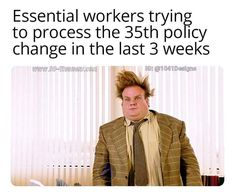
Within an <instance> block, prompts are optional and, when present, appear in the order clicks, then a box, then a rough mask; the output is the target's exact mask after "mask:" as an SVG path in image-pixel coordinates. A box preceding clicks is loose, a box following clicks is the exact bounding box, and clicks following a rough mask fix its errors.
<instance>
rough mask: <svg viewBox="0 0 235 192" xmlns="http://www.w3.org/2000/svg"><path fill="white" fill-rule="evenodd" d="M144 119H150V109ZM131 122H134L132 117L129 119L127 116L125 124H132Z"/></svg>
mask: <svg viewBox="0 0 235 192" xmlns="http://www.w3.org/2000/svg"><path fill="white" fill-rule="evenodd" d="M143 119H147V120H148V121H150V111H148V113H147V115H145V117H144V118H143ZM140 120H142V119H140ZM131 123H132V121H131V120H130V119H128V118H127V117H125V121H124V125H125V126H130V125H131Z"/></svg>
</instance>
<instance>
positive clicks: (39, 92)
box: [11, 66, 224, 185]
mask: <svg viewBox="0 0 235 192" xmlns="http://www.w3.org/2000/svg"><path fill="white" fill-rule="evenodd" d="M93 69H94V70H92V71H81V70H79V71H76V70H75V71H74V70H71V71H67V72H65V71H54V72H49V71H48V70H43V68H42V69H41V70H39V69H37V71H35V68H33V67H15V68H13V70H12V134H11V141H12V148H11V149H12V151H11V161H12V162H11V167H12V169H11V179H12V183H13V184H14V185H28V183H29V181H30V179H34V180H37V181H40V182H41V183H42V184H44V185H56V179H62V180H63V181H64V182H65V183H66V184H68V185H74V184H75V183H79V184H81V185H91V184H92V165H93V159H94V152H95V145H96V142H97V138H98V129H99V126H100V125H101V124H103V123H106V122H108V121H110V120H112V119H113V118H116V117H118V116H119V115H122V113H121V107H120V106H119V105H115V104H114V103H116V99H115V93H114V91H115V89H114V83H115V82H114V81H115V75H116V73H117V72H118V71H120V70H121V69H127V70H132V71H135V72H136V73H137V74H142V75H148V76H149V80H150V85H151V87H153V88H155V96H154V97H152V98H151V99H150V106H151V107H150V108H152V109H155V110H157V111H159V112H163V113H167V114H169V115H173V116H175V117H177V118H179V119H182V120H184V121H185V122H186V128H187V134H188V136H189V138H190V141H191V143H192V145H193V148H194V150H195V153H196V155H197V157H198V160H199V163H200V168H201V174H203V175H221V176H223V175H224V172H223V171H224V164H223V163H224V159H223V151H224V148H223V71H222V69H221V68H220V67H215V66H210V67H197V70H196V71H191V72H186V71H174V72H173V71H160V72H156V71H149V70H148V71H147V70H146V68H145V67H126V66H125V67H108V66H100V67H94V68H93Z"/></svg>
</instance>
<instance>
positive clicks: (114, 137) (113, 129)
mask: <svg viewBox="0 0 235 192" xmlns="http://www.w3.org/2000/svg"><path fill="white" fill-rule="evenodd" d="M152 112H153V113H154V114H155V115H157V119H158V124H159V127H160V155H161V168H162V175H163V185H164V186H170V185H175V186H176V185H202V184H201V176H200V170H199V166H198V161H197V159H196V157H195V155H194V151H193V149H192V147H191V145H190V143H189V139H188V137H187V136H186V134H185V124H184V122H183V121H180V120H178V119H176V118H174V117H171V116H169V115H165V114H161V113H157V112H155V111H152ZM127 158H128V155H127V144H126V128H125V126H124V117H120V118H118V119H116V120H114V121H111V122H109V123H107V124H104V125H103V126H101V127H100V132H99V140H98V143H97V145H96V152H95V161H94V166H93V185H114V186H117V185H125V186H127V185H128V174H129V173H128V159H127Z"/></svg>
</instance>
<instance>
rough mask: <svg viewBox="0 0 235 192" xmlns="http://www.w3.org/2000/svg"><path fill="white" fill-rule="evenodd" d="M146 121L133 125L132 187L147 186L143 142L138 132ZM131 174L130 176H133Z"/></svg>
mask: <svg viewBox="0 0 235 192" xmlns="http://www.w3.org/2000/svg"><path fill="white" fill-rule="evenodd" d="M146 120H147V119H143V120H141V121H140V122H137V123H133V124H134V130H133V155H134V170H131V171H133V173H134V175H133V176H134V178H132V180H133V181H132V182H133V185H139V186H144V185H147V184H148V175H147V167H146V160H145V152H144V145H143V141H142V139H141V137H140V134H139V130H140V125H141V124H142V123H143V122H144V121H146ZM133 173H132V174H133Z"/></svg>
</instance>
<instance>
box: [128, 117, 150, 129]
mask: <svg viewBox="0 0 235 192" xmlns="http://www.w3.org/2000/svg"><path fill="white" fill-rule="evenodd" d="M145 121H147V119H142V120H141V121H138V122H132V123H131V124H132V125H133V126H134V132H135V131H137V130H139V128H140V125H141V124H142V123H143V122H145Z"/></svg>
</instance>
